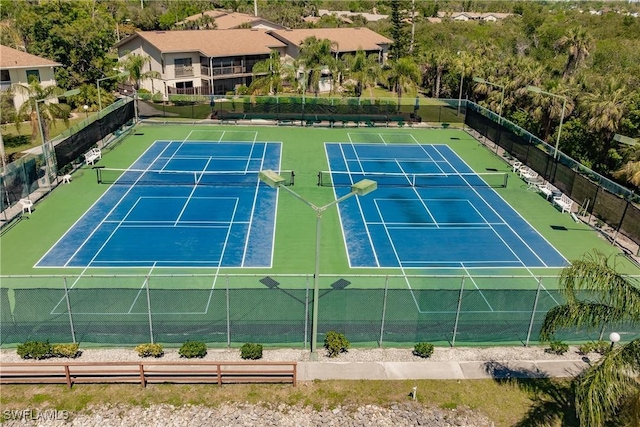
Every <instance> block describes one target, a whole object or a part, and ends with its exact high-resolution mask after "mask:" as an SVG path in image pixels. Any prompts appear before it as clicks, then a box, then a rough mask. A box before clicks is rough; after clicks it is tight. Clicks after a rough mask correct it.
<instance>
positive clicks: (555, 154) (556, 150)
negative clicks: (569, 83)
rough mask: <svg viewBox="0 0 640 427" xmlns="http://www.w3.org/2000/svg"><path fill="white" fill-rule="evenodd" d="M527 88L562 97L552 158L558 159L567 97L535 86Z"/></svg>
mask: <svg viewBox="0 0 640 427" xmlns="http://www.w3.org/2000/svg"><path fill="white" fill-rule="evenodd" d="M527 89H528V90H529V91H531V92H535V93H542V94H545V95H549V96H553V97H554V98H560V99H562V114H561V115H560V126H559V127H558V138H557V139H556V148H555V150H554V152H553V159H554V160H558V146H559V145H560V134H561V133H562V122H563V121H564V110H565V108H566V106H567V97H566V96H563V95H556V94H555V93H551V92H545V91H543V90H542V89H540V88H539V87H536V86H527Z"/></svg>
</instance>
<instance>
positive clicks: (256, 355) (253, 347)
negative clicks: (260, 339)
mask: <svg viewBox="0 0 640 427" xmlns="http://www.w3.org/2000/svg"><path fill="white" fill-rule="evenodd" d="M240 357H242V358H243V359H248V360H258V359H262V344H252V343H249V342H248V343H245V344H243V345H242V347H240Z"/></svg>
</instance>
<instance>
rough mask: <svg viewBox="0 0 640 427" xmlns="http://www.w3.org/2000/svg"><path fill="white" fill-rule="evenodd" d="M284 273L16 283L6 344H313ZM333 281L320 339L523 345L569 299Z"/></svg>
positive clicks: (303, 298) (321, 303)
mask: <svg viewBox="0 0 640 427" xmlns="http://www.w3.org/2000/svg"><path fill="white" fill-rule="evenodd" d="M267 279H269V280H267ZM286 279H287V278H279V277H277V276H274V277H268V278H264V279H262V280H263V282H261V283H263V285H264V287H263V288H229V282H228V281H225V280H220V281H219V282H218V285H219V286H218V287H216V288H215V289H206V288H205V289H167V288H162V287H159V286H162V283H163V282H167V281H171V280H174V279H173V278H156V277H153V278H150V279H149V281H148V282H147V281H145V279H144V278H142V282H143V283H144V285H143V286H142V287H137V288H73V289H70V290H69V291H68V292H65V290H64V288H62V289H43V288H35V289H14V290H12V293H13V295H12V296H11V295H10V294H9V292H8V290H7V288H2V289H1V290H0V309H2V313H1V316H0V319H1V332H2V333H1V336H2V344H10V343H20V342H24V341H27V340H42V341H45V340H48V341H50V342H71V341H72V339H73V338H74V336H75V339H76V341H78V342H92V343H101V344H138V343H141V342H150V341H153V342H162V343H167V344H176V345H177V344H180V343H182V342H184V341H187V340H198V341H204V342H207V343H211V344H213V345H219V346H227V345H234V344H236V345H237V344H242V343H245V342H259V343H262V344H265V345H283V346H297V347H307V346H308V343H309V340H310V337H311V328H312V310H313V290H312V289H310V288H309V286H308V281H307V278H305V277H299V278H297V281H298V285H299V286H295V287H291V286H283V285H282V284H281V283H282V282H283V281H286ZM331 280H332V283H331V284H332V285H333V286H330V287H323V288H321V289H319V300H318V340H319V341H320V342H321V341H322V340H323V339H324V334H325V333H326V332H327V331H331V330H334V331H338V332H341V333H344V334H345V335H346V336H347V338H348V339H349V340H350V341H351V342H352V343H354V344H359V345H367V346H383V345H386V346H393V345H400V346H411V345H413V344H414V343H416V342H423V341H428V342H433V343H439V344H441V345H459V344H467V345H469V344H475V345H478V344H526V343H529V342H536V341H537V339H538V332H539V330H540V326H541V324H542V320H543V318H544V315H545V313H546V312H547V311H548V310H549V309H550V308H552V307H554V306H556V305H558V304H561V303H563V302H564V300H563V298H562V296H561V294H560V293H559V292H558V291H553V290H547V289H545V288H543V287H542V286H540V287H538V288H533V289H480V288H477V287H476V286H475V285H472V284H470V283H469V284H467V285H463V286H462V287H461V288H459V289H454V288H452V289H411V288H400V289H398V288H388V286H387V287H383V288H375V289H361V288H350V287H349V284H350V283H351V280H346V279H338V280H335V279H331ZM387 280H388V279H387ZM381 282H384V279H382V280H381ZM167 283H168V282H167ZM387 284H389V283H387ZM12 298H13V299H14V304H13V306H14V308H13V310H11V308H10V307H11V299H12ZM607 327H609V326H607ZM616 328H617V329H616V331H617V332H618V333H621V334H624V335H625V337H628V338H629V339H632V338H634V337H638V336H640V333H638V331H637V330H636V331H634V330H632V329H631V327H629V326H625V325H616ZM600 333H601V331H600V330H579V331H575V330H567V331H563V332H561V333H559V334H557V337H558V339H563V340H597V339H598V338H599V334H600Z"/></svg>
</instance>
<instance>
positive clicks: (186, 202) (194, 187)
mask: <svg viewBox="0 0 640 427" xmlns="http://www.w3.org/2000/svg"><path fill="white" fill-rule="evenodd" d="M209 163H211V157H209V160H207V164H206V165H204V170H203V171H201V173H200V176H199V177H198V179H197V180H196V182H195V184H194V185H193V188H192V189H191V193H189V196H188V197H187V200H186V201H185V202H184V205H183V206H182V210H181V211H180V213H179V214H178V217H177V218H176V221H175V222H174V223H173V225H174V226H176V225H178V223H179V222H180V218H182V214H184V211H185V210H187V206H188V205H189V202H190V201H191V197H193V193H195V192H196V190H197V189H198V184H199V183H200V180H201V179H202V176H203V175H204V171H206V170H207V166H209ZM194 173H196V172H195V171H194Z"/></svg>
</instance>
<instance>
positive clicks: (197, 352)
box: [178, 341, 207, 359]
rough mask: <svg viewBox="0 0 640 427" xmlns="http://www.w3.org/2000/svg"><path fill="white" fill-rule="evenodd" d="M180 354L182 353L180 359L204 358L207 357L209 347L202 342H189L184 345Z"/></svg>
mask: <svg viewBox="0 0 640 427" xmlns="http://www.w3.org/2000/svg"><path fill="white" fill-rule="evenodd" d="M178 353H180V357H186V358H187V359H193V358H195V357H200V358H202V357H205V356H206V355H207V345H206V344H205V343H203V342H200V341H187V342H186V343H184V344H182V347H180V350H179V351H178Z"/></svg>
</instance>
